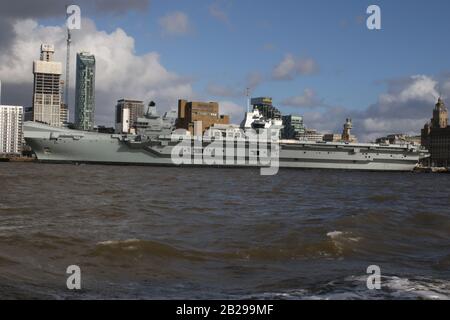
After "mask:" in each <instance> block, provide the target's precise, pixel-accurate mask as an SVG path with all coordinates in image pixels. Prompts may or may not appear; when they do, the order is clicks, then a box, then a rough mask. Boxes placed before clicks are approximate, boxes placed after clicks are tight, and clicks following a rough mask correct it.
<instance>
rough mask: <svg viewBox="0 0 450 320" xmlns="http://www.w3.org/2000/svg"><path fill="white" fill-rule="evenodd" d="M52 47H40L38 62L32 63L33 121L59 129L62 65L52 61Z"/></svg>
mask: <svg viewBox="0 0 450 320" xmlns="http://www.w3.org/2000/svg"><path fill="white" fill-rule="evenodd" d="M54 54H55V49H54V47H53V46H52V45H48V44H42V45H41V57H40V60H36V61H34V62H33V75H34V87H33V120H34V121H37V122H42V123H47V124H49V125H51V126H55V127H60V126H61V119H60V109H61V95H62V92H61V82H60V81H61V79H60V78H61V74H62V64H61V63H60V62H55V61H53V56H54Z"/></svg>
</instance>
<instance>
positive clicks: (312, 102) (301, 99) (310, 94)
mask: <svg viewBox="0 0 450 320" xmlns="http://www.w3.org/2000/svg"><path fill="white" fill-rule="evenodd" d="M281 104H282V105H285V106H289V107H300V108H312V107H319V106H323V105H324V104H323V101H322V99H320V98H319V97H318V96H317V94H316V92H315V91H314V90H313V89H311V88H306V89H305V90H304V91H303V94H302V95H300V96H294V97H290V98H287V99H285V100H283V101H282V102H281Z"/></svg>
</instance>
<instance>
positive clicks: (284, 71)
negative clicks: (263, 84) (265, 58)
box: [272, 54, 319, 80]
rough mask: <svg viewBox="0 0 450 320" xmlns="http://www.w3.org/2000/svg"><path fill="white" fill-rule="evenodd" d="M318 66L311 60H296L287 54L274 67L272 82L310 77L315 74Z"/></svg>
mask: <svg viewBox="0 0 450 320" xmlns="http://www.w3.org/2000/svg"><path fill="white" fill-rule="evenodd" d="M318 70H319V66H318V65H317V62H316V61H315V60H314V59H312V58H297V57H295V56H293V55H292V54H287V55H286V56H285V57H284V59H283V60H282V61H281V62H280V63H279V64H278V65H276V66H275V67H274V69H273V71H272V78H273V79H274V80H292V79H294V78H295V77H296V76H298V75H311V74H315V73H317V72H318Z"/></svg>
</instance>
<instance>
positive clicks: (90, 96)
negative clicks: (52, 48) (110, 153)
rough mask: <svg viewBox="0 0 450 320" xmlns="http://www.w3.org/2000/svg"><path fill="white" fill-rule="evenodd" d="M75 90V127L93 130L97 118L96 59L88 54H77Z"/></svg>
mask: <svg viewBox="0 0 450 320" xmlns="http://www.w3.org/2000/svg"><path fill="white" fill-rule="evenodd" d="M76 73H77V78H76V89H75V127H76V128H77V129H78V130H85V131H89V130H93V129H94V117H95V57H94V56H93V55H91V54H89V53H87V52H81V53H78V54H77V72H76Z"/></svg>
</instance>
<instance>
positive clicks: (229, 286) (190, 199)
mask: <svg viewBox="0 0 450 320" xmlns="http://www.w3.org/2000/svg"><path fill="white" fill-rule="evenodd" d="M0 182H1V184H0V186H1V191H0V298H4V299H26V298H28V299H197V298H202V299H272V298H274V299H449V298H450V193H449V190H450V179H449V176H448V175H433V174H414V173H370V172H345V171H322V170H311V171H303V170H281V171H280V172H279V174H278V175H276V176H271V177H268V176H260V175H259V170H256V169H209V168H208V169H206V168H202V169H192V168H189V169H182V168H156V167H132V166H128V167H126V166H125V167H120V166H90V165H79V166H75V165H50V164H38V163H0ZM70 265H77V266H79V267H80V269H81V285H82V289H81V290H79V291H70V290H68V289H67V287H66V279H67V277H68V276H69V275H68V274H66V269H67V267H68V266H70ZM371 265H376V266H379V267H380V269H381V290H369V289H368V288H367V285H366V281H367V277H368V276H369V275H368V274H367V268H368V266H371Z"/></svg>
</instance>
